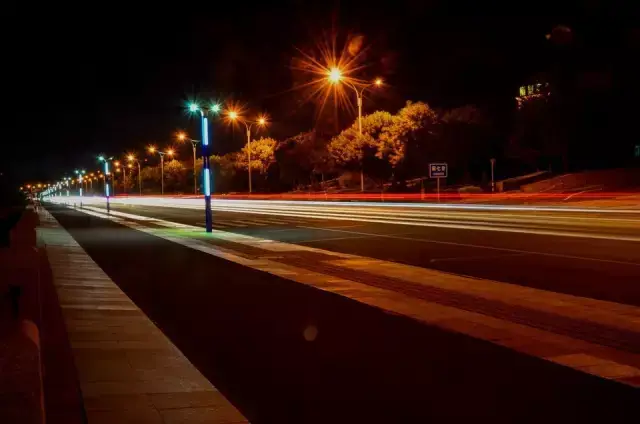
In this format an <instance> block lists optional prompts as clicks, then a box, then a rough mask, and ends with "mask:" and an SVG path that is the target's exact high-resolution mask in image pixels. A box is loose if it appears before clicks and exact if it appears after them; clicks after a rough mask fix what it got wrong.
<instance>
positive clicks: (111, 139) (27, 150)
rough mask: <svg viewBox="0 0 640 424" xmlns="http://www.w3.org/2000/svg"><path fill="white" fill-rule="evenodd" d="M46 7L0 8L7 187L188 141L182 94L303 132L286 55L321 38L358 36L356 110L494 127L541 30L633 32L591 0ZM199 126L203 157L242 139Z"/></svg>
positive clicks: (541, 64)
mask: <svg viewBox="0 0 640 424" xmlns="http://www.w3.org/2000/svg"><path fill="white" fill-rule="evenodd" d="M58 3H60V2H56V4H50V5H48V6H45V7H41V6H37V5H36V4H33V3H27V2H22V3H20V4H19V5H18V3H16V4H13V5H8V6H4V5H3V7H5V10H4V11H3V12H4V13H3V16H2V30H1V31H2V51H3V65H2V66H3V74H4V75H3V78H2V81H3V94H4V95H3V99H4V109H5V110H4V116H5V119H6V125H5V126H4V128H5V130H6V132H5V131H3V132H4V134H3V138H4V140H3V143H2V145H3V152H2V155H0V170H1V171H2V172H5V174H11V175H14V176H16V177H17V178H19V179H21V180H31V181H35V180H45V179H56V178H59V177H62V176H63V175H64V174H65V173H68V172H69V171H71V170H72V169H74V168H76V167H83V168H86V169H94V168H97V166H96V165H95V160H94V158H95V155H96V154H97V153H99V152H104V153H108V154H121V153H123V152H125V151H137V152H141V151H142V149H143V148H144V146H146V145H147V144H149V143H150V142H155V143H156V144H158V145H159V146H164V145H168V144H169V143H170V142H171V140H172V134H173V133H174V132H175V131H176V130H177V129H185V130H187V131H189V132H190V134H192V135H193V136H194V137H195V136H197V135H198V134H197V131H196V126H195V123H194V122H192V121H190V120H189V118H188V117H187V116H186V115H185V114H184V112H183V106H184V101H185V100H186V99H188V98H192V97H194V96H199V97H200V98H209V97H211V96H213V95H215V96H217V97H219V98H221V99H228V98H230V99H234V100H235V101H237V102H241V103H243V104H246V106H247V109H248V110H249V111H256V112H258V111H263V110H264V111H268V113H269V115H270V116H271V120H272V121H273V123H272V126H271V128H270V129H269V134H270V135H273V136H275V137H277V138H283V137H286V136H291V135H294V134H295V133H297V132H298V131H301V130H305V129H310V128H312V127H313V126H314V125H316V124H317V119H318V118H317V115H316V113H315V109H314V106H313V105H312V104H305V103H303V101H302V100H303V98H304V96H303V95H302V93H301V92H300V91H299V90H291V89H292V88H293V86H294V81H296V80H297V78H298V75H296V71H294V70H292V58H294V57H296V56H299V53H298V52H297V51H296V48H301V49H303V50H310V49H312V48H313V46H314V45H315V44H316V43H317V42H318V41H320V40H322V39H323V37H325V35H326V34H331V33H332V32H333V33H337V34H339V37H338V40H339V42H340V41H341V40H344V37H345V36H347V35H352V36H353V35H361V36H363V37H364V45H365V46H368V47H369V50H368V53H367V55H366V58H365V59H366V60H365V63H366V65H367V67H366V68H365V69H364V70H363V71H362V75H363V77H373V76H377V75H381V76H382V77H384V78H385V81H387V82H388V85H387V87H386V88H385V90H384V93H382V94H380V95H378V96H376V97H372V98H371V99H368V100H367V104H365V111H366V110H369V111H372V110H374V109H377V108H383V109H388V110H390V111H395V110H396V109H397V108H399V107H400V106H402V104H403V103H404V101H406V100H423V101H426V102H428V103H430V104H431V105H432V106H434V107H454V106H459V105H463V104H465V103H476V104H479V105H481V106H483V107H486V108H488V109H489V110H495V111H498V112H496V115H495V116H496V117H497V118H496V119H502V118H504V119H505V120H508V117H507V114H503V115H504V116H502V115H501V113H502V112H501V111H507V110H509V108H510V107H511V105H512V101H513V96H514V95H515V94H516V90H517V87H518V86H519V85H520V83H521V82H522V81H525V80H526V79H527V78H529V77H530V76H531V75H534V74H535V73H537V72H539V71H542V70H544V69H545V67H547V66H548V65H549V60H550V56H549V52H548V49H549V46H548V44H549V43H548V41H547V40H546V39H545V34H547V33H548V32H549V31H550V30H551V29H552V28H553V27H554V26H555V25H558V24H566V25H570V26H572V28H573V27H576V28H577V29H580V28H586V29H585V32H588V31H591V32H594V31H596V32H600V31H601V29H602V33H601V34H599V35H598V37H602V39H603V40H605V41H603V43H604V44H603V45H604V48H607V47H606V40H607V37H608V35H607V32H608V31H609V30H611V29H613V28H617V27H618V26H620V25H622V27H625V28H627V27H630V26H631V27H633V25H637V22H636V23H635V24H634V21H633V20H630V19H633V18H634V17H635V15H633V13H631V14H630V12H629V11H630V10H631V9H632V8H634V6H628V5H627V4H622V6H620V5H618V4H617V3H615V2H604V1H591V2H577V3H568V4H565V3H563V2H559V1H555V2H544V1H542V2H541V1H537V2H529V1H525V2H513V3H517V4H514V5H511V6H508V5H506V4H507V3H509V2H502V5H499V4H498V3H497V2H495V4H494V5H491V2H480V1H475V2H455V1H444V0H443V1H428V0H422V1H421V0H408V1H407V0H396V1H379V2H371V1H369V2H363V1H342V2H340V1H323V2H320V1H318V2H315V1H303V0H297V1H296V0H292V1H285V2H268V1H264V2H246V1H244V2H228V3H229V4H225V5H221V4H220V3H221V2H170V3H168V4H170V7H162V6H160V5H161V3H160V2H155V3H149V4H147V5H146V6H143V5H142V4H134V3H136V2H130V3H129V4H125V3H122V4H117V3H111V2H99V3H93V2H92V3H86V4H85V5H84V6H83V7H81V8H78V7H77V6H76V7H71V6H59V5H58ZM207 3H209V4H207ZM560 3H562V5H560ZM116 4H117V5H116ZM504 7H507V8H508V9H504ZM619 7H622V8H619ZM581 26H582V27H581ZM501 117H502V118H501ZM214 131H215V137H216V138H215V141H214V143H215V146H216V147H215V148H216V149H217V150H218V151H222V152H224V151H229V150H232V149H236V148H238V147H240V146H241V144H242V143H243V135H242V132H241V131H235V133H234V132H232V131H230V130H229V129H228V128H223V127H221V126H216V127H215V129H214ZM186 154H187V153H186V151H185V153H184V155H185V156H186Z"/></svg>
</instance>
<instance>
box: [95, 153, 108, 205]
mask: <svg viewBox="0 0 640 424" xmlns="http://www.w3.org/2000/svg"><path fill="white" fill-rule="evenodd" d="M98 160H100V161H102V162H104V196H105V198H106V199H107V213H111V204H110V203H109V197H110V196H111V190H110V188H109V181H110V180H111V174H110V172H109V159H107V158H105V157H104V156H99V157H98Z"/></svg>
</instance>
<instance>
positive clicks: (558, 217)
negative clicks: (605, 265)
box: [54, 196, 640, 242]
mask: <svg viewBox="0 0 640 424" xmlns="http://www.w3.org/2000/svg"><path fill="white" fill-rule="evenodd" d="M54 199H55V200H56V201H58V202H64V200H65V198H54ZM83 203H84V204H87V205H88V204H92V205H95V206H102V205H101V203H103V200H102V199H101V198H91V200H88V201H87V198H83ZM116 204H121V205H128V206H134V208H133V211H135V206H147V207H149V206H150V207H177V208H186V209H192V210H201V209H202V204H201V202H200V201H199V199H197V198H191V199H189V198H166V197H164V198H154V197H144V196H143V197H140V198H133V197H127V198H124V197H123V198H116V199H114V200H113V201H112V205H116ZM431 206H437V208H433V207H431ZM443 206H444V205H425V204H417V205H416V204H406V205H405V204H391V205H389V204H386V205H381V204H372V203H370V202H351V203H334V202H300V201H246V200H217V201H215V202H213V204H212V210H214V211H217V212H233V213H238V214H245V213H248V214H256V215H269V216H282V217H294V218H313V219H321V220H338V221H356V222H368V223H381V224H393V225H409V226H421V227H438V228H449V229H462V230H479V231H500V232H511V233H526V234H532V235H545V236H561V237H581V238H594V239H606V240H618V241H630V242H638V241H640V215H639V216H638V217H639V219H630V218H631V217H632V215H629V214H626V215H624V218H616V217H612V216H610V215H609V216H607V217H606V218H604V217H600V216H596V215H587V216H580V215H577V214H576V213H581V212H582V211H583V209H581V208H563V209H560V210H558V208H540V207H519V208H517V209H516V210H517V211H519V212H523V211H526V212H530V213H520V214H514V213H505V211H513V210H514V207H511V206H509V207H504V206H501V205H490V206H492V208H487V207H486V206H488V205H483V207H481V208H479V209H478V208H474V209H470V208H469V205H446V208H443ZM459 206H463V207H462V208H460V207H459ZM541 211H543V212H546V213H547V214H544V215H542V214H539V213H538V212H541ZM587 211H588V212H598V213H601V211H606V212H611V211H610V210H608V209H603V210H600V209H597V210H593V209H588V210H587ZM489 212H490V213H489ZM531 212H532V213H531ZM569 212H572V213H574V214H570V213H569ZM552 213H554V214H555V215H553V214H552ZM633 213H636V214H640V210H637V211H633ZM114 215H117V216H123V217H127V215H130V214H126V213H124V212H118V211H114ZM134 216H137V215H130V217H131V218H133V217H134ZM634 217H635V216H634ZM134 219H135V218H134Z"/></svg>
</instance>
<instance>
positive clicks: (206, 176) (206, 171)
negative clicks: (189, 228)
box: [200, 111, 213, 233]
mask: <svg viewBox="0 0 640 424" xmlns="http://www.w3.org/2000/svg"><path fill="white" fill-rule="evenodd" d="M200 116H201V117H202V178H203V180H202V187H203V190H204V225H205V230H206V231H207V233H210V232H211V231H212V230H211V224H212V223H213V218H212V216H211V169H210V166H209V120H208V119H207V117H206V116H204V113H202V111H201V112H200Z"/></svg>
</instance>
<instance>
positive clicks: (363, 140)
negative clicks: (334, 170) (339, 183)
mask: <svg viewBox="0 0 640 424" xmlns="http://www.w3.org/2000/svg"><path fill="white" fill-rule="evenodd" d="M393 122H394V117H393V116H392V115H391V114H390V113H389V112H384V111H377V112H374V113H372V114H369V115H365V116H363V117H362V134H360V133H359V131H358V122H357V121H355V122H354V123H353V125H352V126H351V127H349V128H347V129H346V130H344V131H342V132H341V133H340V134H338V135H337V136H335V137H334V138H333V139H331V142H330V143H329V145H328V146H327V149H328V151H329V155H330V156H331V158H332V159H333V160H334V161H335V162H336V163H337V164H338V165H341V166H342V167H344V168H346V169H351V170H359V171H360V181H361V188H362V189H363V188H364V168H365V167H366V168H367V169H368V171H369V173H370V174H371V173H375V172H373V171H374V170H377V169H378V165H379V164H378V163H376V157H377V155H376V151H377V149H378V145H379V144H380V141H379V137H380V134H382V133H383V132H384V131H385V129H386V128H387V127H388V126H389V125H392V124H393ZM378 158H379V157H378ZM379 159H380V158H379ZM365 163H366V164H368V166H365Z"/></svg>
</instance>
